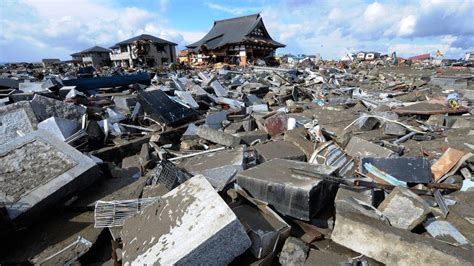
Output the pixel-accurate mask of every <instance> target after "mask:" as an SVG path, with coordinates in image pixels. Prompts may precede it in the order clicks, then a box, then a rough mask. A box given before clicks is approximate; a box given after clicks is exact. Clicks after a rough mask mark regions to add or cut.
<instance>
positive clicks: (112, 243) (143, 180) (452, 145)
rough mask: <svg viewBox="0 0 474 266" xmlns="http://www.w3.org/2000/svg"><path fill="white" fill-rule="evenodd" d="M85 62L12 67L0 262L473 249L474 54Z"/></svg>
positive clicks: (2, 155)
mask: <svg viewBox="0 0 474 266" xmlns="http://www.w3.org/2000/svg"><path fill="white" fill-rule="evenodd" d="M77 71H78V69H76V68H75V67H71V66H57V65H56V66H48V67H38V66H34V65H31V64H13V65H7V66H3V67H2V68H0V74H1V76H0V239H1V240H2V246H3V248H2V249H1V251H0V264H5V265H9V264H37V265H52V264H67V265H69V264H75V265H77V264H104V265H122V264H123V265H174V264H176V265H226V264H230V265H383V264H387V265H417V264H421V265H473V264H474V248H473V243H474V175H473V170H474V155H473V154H474V116H473V115H474V109H473V103H474V71H473V68H468V67H446V66H443V67H439V66H433V65H430V64H421V63H414V64H412V65H410V66H408V65H398V66H395V65H391V64H389V63H388V62H383V61H381V60H379V61H365V62H352V63H341V62H334V61H322V60H320V61H318V62H313V61H309V60H308V61H302V62H300V63H297V64H294V65H288V64H281V65H280V66H278V67H268V66H265V65H263V66H246V67H241V66H236V65H229V64H222V63H218V64H214V65H202V66H199V67H195V68H187V69H182V68H179V67H178V68H177V69H174V68H173V69H166V68H163V69H161V70H158V71H157V70H156V69H147V68H140V69H139V68H137V69H129V70H128V71H127V70H126V71H118V72H117V71H116V69H110V68H103V69H102V73H101V74H100V75H99V74H94V75H92V76H88V77H76V76H75V73H76V72H77ZM79 72H80V71H79ZM110 84H116V86H112V87H111V86H110Z"/></svg>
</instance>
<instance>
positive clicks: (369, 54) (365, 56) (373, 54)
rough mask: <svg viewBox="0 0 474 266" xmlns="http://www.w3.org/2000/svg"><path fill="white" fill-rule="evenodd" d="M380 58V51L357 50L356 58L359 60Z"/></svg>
mask: <svg viewBox="0 0 474 266" xmlns="http://www.w3.org/2000/svg"><path fill="white" fill-rule="evenodd" d="M378 58H380V53H377V52H358V53H357V56H356V59H357V60H360V61H371V60H375V59H378Z"/></svg>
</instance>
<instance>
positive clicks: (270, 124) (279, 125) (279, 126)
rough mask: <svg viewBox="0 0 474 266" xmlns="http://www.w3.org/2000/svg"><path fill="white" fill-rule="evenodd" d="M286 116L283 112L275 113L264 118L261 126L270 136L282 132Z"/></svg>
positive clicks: (284, 128)
mask: <svg viewBox="0 0 474 266" xmlns="http://www.w3.org/2000/svg"><path fill="white" fill-rule="evenodd" d="M287 124H288V122H287V117H286V114H285V113H277V114H275V115H272V116H270V117H268V118H266V119H265V120H264V122H263V128H264V129H265V131H267V133H268V134H270V135H271V136H277V135H281V134H283V132H285V130H286V125H287Z"/></svg>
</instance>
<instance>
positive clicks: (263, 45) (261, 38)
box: [186, 14, 285, 65]
mask: <svg viewBox="0 0 474 266" xmlns="http://www.w3.org/2000/svg"><path fill="white" fill-rule="evenodd" d="M186 47H187V48H189V49H191V51H193V52H195V53H197V54H203V55H207V56H210V58H213V60H215V61H216V62H226V61H228V62H231V63H239V64H240V65H245V64H246V63H247V61H249V60H255V59H259V58H265V57H269V56H273V55H274V54H275V50H276V49H277V48H281V47H285V45H284V44H281V43H279V42H277V41H275V40H273V39H272V37H270V34H269V33H268V31H267V29H266V28H265V25H264V24H263V20H262V17H261V16H260V14H254V15H249V16H243V17H237V18H231V19H224V20H218V21H214V26H213V27H212V29H211V30H210V31H209V33H207V34H206V36H204V37H203V38H202V39H201V40H199V41H197V42H195V43H193V44H189V45H187V46H186Z"/></svg>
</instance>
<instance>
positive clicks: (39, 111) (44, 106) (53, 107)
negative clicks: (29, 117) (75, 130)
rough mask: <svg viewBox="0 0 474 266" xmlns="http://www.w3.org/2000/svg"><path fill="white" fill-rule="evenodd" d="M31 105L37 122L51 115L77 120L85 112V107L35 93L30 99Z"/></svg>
mask: <svg viewBox="0 0 474 266" xmlns="http://www.w3.org/2000/svg"><path fill="white" fill-rule="evenodd" d="M31 107H32V108H33V111H34V113H35V115H36V117H37V119H38V121H39V122H41V121H43V120H46V119H48V118H50V117H52V116H55V117H60V118H64V119H70V120H75V121H79V119H81V118H82V116H83V115H84V114H85V113H86V108H85V107H83V106H79V105H74V104H71V103H65V102H62V101H59V100H56V99H52V98H48V97H45V96H41V95H38V94H35V97H33V100H31Z"/></svg>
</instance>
